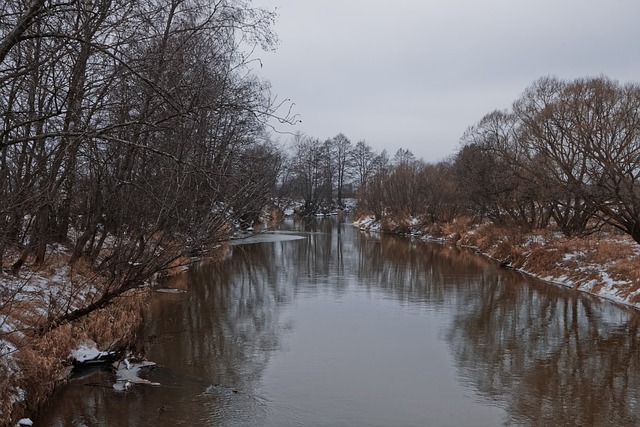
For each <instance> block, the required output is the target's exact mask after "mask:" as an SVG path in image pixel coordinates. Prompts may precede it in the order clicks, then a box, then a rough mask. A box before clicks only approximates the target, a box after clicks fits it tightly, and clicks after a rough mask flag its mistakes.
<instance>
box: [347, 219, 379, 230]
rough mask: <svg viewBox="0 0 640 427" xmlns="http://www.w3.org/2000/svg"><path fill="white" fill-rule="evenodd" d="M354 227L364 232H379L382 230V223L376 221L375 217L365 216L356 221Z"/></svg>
mask: <svg viewBox="0 0 640 427" xmlns="http://www.w3.org/2000/svg"><path fill="white" fill-rule="evenodd" d="M353 225H354V226H355V227H357V228H359V229H360V230H362V231H371V232H379V231H380V230H381V225H380V221H376V217H375V216H373V215H368V216H364V217H362V218H360V219H358V220H356V221H354V222H353Z"/></svg>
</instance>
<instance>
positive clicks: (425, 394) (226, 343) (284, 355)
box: [36, 218, 640, 427]
mask: <svg viewBox="0 0 640 427" xmlns="http://www.w3.org/2000/svg"><path fill="white" fill-rule="evenodd" d="M284 229H285V230H288V234H287V235H286V237H287V238H286V239H279V238H278V237H277V236H263V237H262V238H260V239H257V240H253V241H247V242H245V243H246V244H242V245H234V246H232V248H231V252H232V253H231V254H230V257H229V259H228V260H227V261H226V262H224V263H223V264H222V265H217V266H212V265H202V266H200V267H198V268H196V269H194V270H193V271H192V272H190V273H189V274H187V275H184V276H181V277H180V278H178V279H176V280H175V281H174V282H173V283H172V285H173V286H176V287H181V288H184V289H187V290H188V292H187V293H185V294H182V295H173V294H160V293H158V294H156V296H155V301H154V303H153V307H152V313H151V315H150V316H149V321H148V322H149V324H148V328H147V329H148V331H147V335H148V339H147V341H148V342H147V344H146V353H147V357H148V358H149V359H151V360H153V361H155V362H157V363H158V364H159V367H158V368H156V369H154V370H152V371H150V372H148V373H147V374H146V377H147V378H149V379H150V380H153V381H157V382H159V383H161V384H162V385H161V386H158V387H152V386H135V387H134V388H133V389H132V390H130V391H129V392H127V393H126V394H119V393H116V392H114V391H113V389H112V388H111V383H112V381H113V375H112V374H111V373H108V372H98V373H93V374H92V375H89V374H88V373H87V375H85V376H84V377H82V378H78V379H77V380H75V381H73V382H72V383H70V385H69V386H67V387H65V388H64V389H62V390H61V391H60V392H59V393H58V394H57V395H56V396H55V398H54V399H53V400H52V402H51V405H50V407H49V409H48V411H47V413H45V414H43V415H42V417H41V418H40V419H38V420H36V426H67V425H75V426H82V425H87V426H147V425H158V426H175V425H185V426H186V425H188V426H278V427H280V426H498V425H509V426H520V425H522V426H545V425H549V426H563V425H566V426H574V425H576V426H577V425H581V426H598V425H602V426H608V425H617V426H625V425H628V426H635V425H640V402H639V401H638V399H639V397H640V353H639V351H638V350H639V348H638V343H639V333H638V315H637V314H636V313H635V312H632V311H629V310H625V309H622V308H619V307H616V306H614V305H611V304H609V303H607V302H602V301H597V300H594V299H591V298H588V297H585V296H580V295H577V294H575V293H573V292H571V291H568V290H565V289H560V288H557V287H555V286H550V285H546V284H543V283H540V282H536V281H534V280H530V279H527V278H525V277H523V276H521V275H519V274H517V273H515V272H510V271H505V270H501V269H499V268H497V267H496V266H495V265H494V264H492V263H490V262H488V261H487V260H485V259H483V258H482V257H479V256H477V255H475V254H471V253H469V252H465V251H459V250H456V249H452V248H445V247H442V246H438V245H434V244H429V243H424V242H412V241H410V240H408V239H403V238H397V237H392V236H368V235H365V234H363V233H361V232H359V231H358V230H356V229H354V228H353V227H351V226H350V225H349V224H348V223H344V222H342V221H341V220H339V219H336V218H332V219H321V220H313V221H309V222H296V223H294V222H287V223H285V224H284ZM291 233H292V234H291ZM292 235H299V236H302V237H303V239H297V240H293V239H292Z"/></svg>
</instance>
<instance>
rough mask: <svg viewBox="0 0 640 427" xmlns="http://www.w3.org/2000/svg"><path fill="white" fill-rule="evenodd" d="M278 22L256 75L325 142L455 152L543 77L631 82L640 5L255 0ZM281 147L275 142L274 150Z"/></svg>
mask: <svg viewBox="0 0 640 427" xmlns="http://www.w3.org/2000/svg"><path fill="white" fill-rule="evenodd" d="M253 4H254V6H257V7H263V8H266V9H269V10H273V9H275V8H276V7H277V8H278V9H277V13H278V15H279V17H278V22H277V23H276V26H275V31H276V33H277V34H278V36H279V38H280V45H279V47H278V49H277V50H276V52H275V53H261V54H260V58H261V60H262V63H263V68H262V69H260V70H259V73H260V75H261V76H262V77H264V78H265V79H267V80H269V81H270V82H271V83H272V92H273V93H274V94H277V95H278V96H279V98H291V100H292V101H293V102H295V104H296V105H295V107H294V108H295V112H297V113H299V114H300V116H301V119H302V123H301V124H299V125H297V126H295V127H292V126H278V129H279V130H281V131H289V132H293V131H296V130H300V131H302V132H304V133H305V134H307V135H309V136H312V137H317V138H320V139H322V140H324V139H326V138H330V137H333V136H335V135H336V134H338V133H340V132H342V133H344V134H345V135H346V136H347V137H349V138H350V139H351V141H352V142H353V143H355V142H357V141H359V140H363V139H364V140H365V141H366V142H367V143H368V144H369V145H371V146H372V147H373V148H374V149H375V150H376V151H378V152H380V151H382V149H385V148H386V149H387V151H388V152H389V153H390V155H393V154H394V153H395V152H396V150H397V149H398V148H401V147H402V148H408V149H409V150H411V151H412V152H413V153H414V154H415V155H416V157H418V158H424V160H426V161H430V162H432V161H437V160H441V159H443V158H445V157H447V156H449V155H451V154H454V153H455V152H456V151H457V150H458V148H459V139H460V137H461V136H462V134H463V132H464V131H465V129H466V128H467V127H468V126H471V125H473V124H474V123H476V122H477V121H479V120H480V119H481V118H482V117H483V116H484V115H485V114H487V113H489V112H491V111H493V110H495V109H505V108H510V106H511V103H512V102H513V101H515V100H516V99H517V98H518V97H519V96H520V94H521V93H522V92H523V91H524V90H525V89H526V88H527V87H528V86H529V85H530V84H532V83H533V82H534V81H535V80H537V79H538V78H540V77H542V76H547V75H555V76H557V77H560V78H563V79H567V80H569V79H574V78H578V77H593V76H599V75H606V76H608V77H610V78H612V79H615V80H618V81H620V82H622V83H626V82H639V81H640V74H639V73H640V0H482V1H481V0H438V1H435V0H420V1H419V0H395V1H393V2H390V1H388V0H386V1H381V0H367V1H364V0H362V1H360V0H318V1H312V0H254V1H253ZM288 139H289V137H288V136H287V135H284V136H282V137H281V140H282V141H287V140H288Z"/></svg>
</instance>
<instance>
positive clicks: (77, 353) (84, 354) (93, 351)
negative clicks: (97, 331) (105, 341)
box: [70, 341, 113, 363]
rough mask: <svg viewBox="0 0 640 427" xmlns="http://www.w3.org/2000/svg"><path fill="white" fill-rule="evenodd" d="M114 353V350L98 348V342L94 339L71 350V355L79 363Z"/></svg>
mask: <svg viewBox="0 0 640 427" xmlns="http://www.w3.org/2000/svg"><path fill="white" fill-rule="evenodd" d="M111 355H113V352H109V351H100V350H98V347H97V344H96V343H95V342H93V341H85V342H83V343H82V344H80V345H79V346H78V347H76V348H75V349H74V350H71V354H70V356H71V357H72V358H73V360H75V361H76V362H78V363H85V362H88V361H91V360H97V359H100V358H101V357H107V356H111Z"/></svg>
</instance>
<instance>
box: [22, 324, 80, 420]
mask: <svg viewBox="0 0 640 427" xmlns="http://www.w3.org/2000/svg"><path fill="white" fill-rule="evenodd" d="M71 329H72V328H71V326H70V325H65V326H63V327H60V328H57V329H55V330H53V331H51V332H49V333H48V334H46V335H44V336H42V337H33V338H32V339H31V341H30V342H29V344H28V345H26V346H24V347H23V348H21V349H20V352H19V354H18V359H17V361H18V365H19V366H20V376H19V378H18V379H17V384H16V385H17V386H18V387H19V388H20V389H22V390H24V393H25V396H27V397H28V398H27V400H24V401H22V402H16V403H15V405H16V406H18V407H17V408H16V407H14V408H13V409H14V410H12V411H10V413H20V412H23V411H26V412H34V411H35V410H37V408H38V407H39V406H41V405H42V404H43V403H44V402H45V401H46V399H47V398H48V397H49V396H50V394H51V393H52V392H53V390H54V388H55V387H56V385H58V384H59V383H60V381H61V380H62V379H64V378H65V377H66V373H67V369H66V366H67V365H68V360H67V357H68V355H69V353H70V351H71V350H72V349H73V348H74V346H75V344H76V343H75V339H74V338H73V333H72V331H71ZM16 409H17V410H16Z"/></svg>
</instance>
